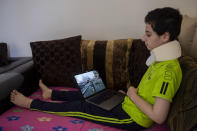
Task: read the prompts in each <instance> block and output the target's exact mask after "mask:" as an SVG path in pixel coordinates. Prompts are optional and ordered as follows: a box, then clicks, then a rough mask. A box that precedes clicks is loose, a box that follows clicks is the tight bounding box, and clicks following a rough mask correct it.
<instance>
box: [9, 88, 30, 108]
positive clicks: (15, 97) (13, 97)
mask: <svg viewBox="0 0 197 131" xmlns="http://www.w3.org/2000/svg"><path fill="white" fill-rule="evenodd" d="M10 101H11V102H12V103H14V104H15V105H17V106H20V107H25V108H30V105H31V102H32V101H33V100H32V99H30V98H28V97H26V96H24V95H23V94H21V93H20V92H18V91H17V90H13V91H12V92H11V94H10Z"/></svg>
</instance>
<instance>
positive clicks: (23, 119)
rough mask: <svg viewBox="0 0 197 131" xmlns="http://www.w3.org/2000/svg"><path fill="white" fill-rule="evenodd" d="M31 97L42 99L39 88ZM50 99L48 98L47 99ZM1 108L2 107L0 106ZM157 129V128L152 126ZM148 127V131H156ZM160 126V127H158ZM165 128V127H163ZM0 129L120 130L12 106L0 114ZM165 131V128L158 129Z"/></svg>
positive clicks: (34, 130)
mask: <svg viewBox="0 0 197 131" xmlns="http://www.w3.org/2000/svg"><path fill="white" fill-rule="evenodd" d="M51 88H52V89H56V90H76V89H73V88H65V87H51ZM30 97H31V98H33V99H37V98H39V99H42V98H41V91H40V89H39V90H38V91H37V92H35V93H33V94H32V95H31V96H30ZM47 101H50V100H47ZM1 108H2V107H1ZM154 128H155V129H156V130H157V131H158V128H157V127H154ZM154 128H153V129H150V130H149V129H148V130H149V131H156V130H154ZM159 128H160V127H159ZM163 129H165V127H164V128H163ZM148 130H146V131H148ZM0 131H121V130H120V129H116V128H112V127H108V126H103V125H99V124H95V123H92V122H88V121H85V120H82V119H77V118H72V117H63V116H56V115H52V114H47V113H43V112H39V111H31V110H28V109H24V108H20V107H18V106H14V107H13V108H11V109H10V110H8V111H6V112H5V113H3V114H2V115H1V116H0ZM159 131H166V130H159Z"/></svg>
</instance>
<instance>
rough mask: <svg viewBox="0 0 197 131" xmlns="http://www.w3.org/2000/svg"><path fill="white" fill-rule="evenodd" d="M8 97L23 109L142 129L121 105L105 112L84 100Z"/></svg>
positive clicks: (119, 126)
mask: <svg viewBox="0 0 197 131" xmlns="http://www.w3.org/2000/svg"><path fill="white" fill-rule="evenodd" d="M10 97H11V101H12V102H13V103H14V104H16V105H18V106H21V107H25V108H31V109H34V110H39V111H43V112H46V113H53V114H57V115H62V116H71V117H78V118H82V119H85V120H88V121H93V122H95V123H98V124H104V125H107V126H111V127H116V128H121V129H126V130H135V131H137V130H139V129H142V127H140V126H139V125H137V124H136V123H135V122H133V121H132V119H131V118H130V117H129V116H128V115H127V114H126V113H125V112H124V111H123V110H122V107H121V104H120V105H119V106H117V107H116V108H114V109H113V110H111V111H106V110H103V109H101V108H99V107H97V106H94V105H92V104H89V103H87V102H85V101H84V100H78V101H73V102H65V103H53V102H43V101H40V100H39V99H36V100H32V99H30V98H27V97H25V96H24V95H22V94H21V93H19V92H18V91H16V90H14V91H13V92H12V93H11V96H10Z"/></svg>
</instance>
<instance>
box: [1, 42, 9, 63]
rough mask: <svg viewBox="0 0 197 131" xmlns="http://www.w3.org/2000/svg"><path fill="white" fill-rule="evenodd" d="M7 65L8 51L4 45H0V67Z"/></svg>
mask: <svg viewBox="0 0 197 131" xmlns="http://www.w3.org/2000/svg"><path fill="white" fill-rule="evenodd" d="M7 64H8V50H7V44H6V43H0V66H4V65H7Z"/></svg>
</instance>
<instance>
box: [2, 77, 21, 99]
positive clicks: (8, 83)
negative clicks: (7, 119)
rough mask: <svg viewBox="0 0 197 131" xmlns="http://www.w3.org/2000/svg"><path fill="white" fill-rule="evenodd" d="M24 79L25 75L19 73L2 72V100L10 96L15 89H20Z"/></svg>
mask: <svg viewBox="0 0 197 131" xmlns="http://www.w3.org/2000/svg"><path fill="white" fill-rule="evenodd" d="M23 80H24V78H23V76H22V75H21V74H18V73H4V74H0V101H1V100H3V99H5V98H6V97H8V96H9V94H10V92H11V91H12V90H13V89H19V87H20V86H21V85H22V83H23Z"/></svg>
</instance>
